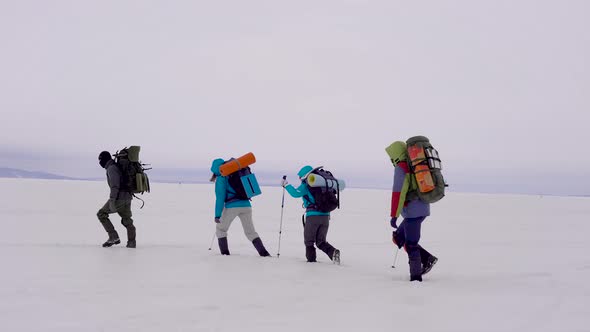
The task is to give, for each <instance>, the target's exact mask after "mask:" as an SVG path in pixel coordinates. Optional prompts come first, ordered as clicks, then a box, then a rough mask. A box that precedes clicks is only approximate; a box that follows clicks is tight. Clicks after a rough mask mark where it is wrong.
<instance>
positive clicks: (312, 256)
mask: <svg viewBox="0 0 590 332" xmlns="http://www.w3.org/2000/svg"><path fill="white" fill-rule="evenodd" d="M305 258H307V262H308V263H315V262H316V253H315V247H314V246H306V247H305Z"/></svg>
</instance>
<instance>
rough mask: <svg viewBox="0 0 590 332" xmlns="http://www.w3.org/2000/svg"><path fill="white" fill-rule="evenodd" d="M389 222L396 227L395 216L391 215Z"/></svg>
mask: <svg viewBox="0 0 590 332" xmlns="http://www.w3.org/2000/svg"><path fill="white" fill-rule="evenodd" d="M389 223H390V224H391V227H393V228H395V229H397V224H396V223H397V217H391V220H390V221H389Z"/></svg>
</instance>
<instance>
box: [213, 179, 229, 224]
mask: <svg viewBox="0 0 590 332" xmlns="http://www.w3.org/2000/svg"><path fill="white" fill-rule="evenodd" d="M226 195H227V179H226V178H225V177H223V176H218V177H217V179H216V180H215V218H221V212H223V207H224V206H225V196H226Z"/></svg>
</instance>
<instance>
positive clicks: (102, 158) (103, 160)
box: [98, 151, 111, 168]
mask: <svg viewBox="0 0 590 332" xmlns="http://www.w3.org/2000/svg"><path fill="white" fill-rule="evenodd" d="M109 160H111V153H110V152H108V151H103V152H101V153H100V154H99V155H98V163H99V164H100V166H101V167H102V168H104V167H105V166H106V165H107V162H108V161H109Z"/></svg>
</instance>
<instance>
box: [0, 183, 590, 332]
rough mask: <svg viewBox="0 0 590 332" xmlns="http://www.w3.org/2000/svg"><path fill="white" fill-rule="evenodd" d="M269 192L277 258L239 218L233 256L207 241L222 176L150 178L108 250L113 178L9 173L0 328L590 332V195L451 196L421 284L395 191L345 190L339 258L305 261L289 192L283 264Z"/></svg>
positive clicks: (431, 235) (267, 214)
mask: <svg viewBox="0 0 590 332" xmlns="http://www.w3.org/2000/svg"><path fill="white" fill-rule="evenodd" d="M279 180H280V179H279ZM279 180H277V183H278V182H279ZM383 181H387V182H389V181H391V179H383ZM262 189H263V194H262V195H261V196H259V197H256V198H255V199H254V200H253V208H254V221H255V225H256V227H257V230H258V232H259V234H260V236H261V238H262V240H263V242H264V243H265V244H266V246H267V248H268V249H269V251H270V252H271V254H272V255H273V257H272V258H262V257H259V256H258V255H257V253H256V251H255V250H254V248H253V246H252V245H251V244H250V243H249V242H248V241H247V239H246V238H245V236H244V234H243V231H242V228H241V225H240V223H239V221H238V220H236V221H234V224H233V225H232V227H231V229H230V232H229V245H230V251H231V253H232V255H231V256H221V255H220V254H219V250H218V248H217V243H216V242H215V243H214V246H213V250H211V251H209V250H208V248H209V244H210V241H211V238H212V235H213V232H214V222H213V200H214V195H213V186H212V185H211V184H207V185H205V184H203V185H184V184H183V185H180V184H158V183H154V184H152V193H150V194H148V195H144V196H143V198H145V200H146V205H145V207H144V208H143V209H141V210H140V209H139V206H140V202H139V201H134V203H133V208H134V211H133V212H134V219H135V224H136V226H137V234H138V238H137V239H138V248H137V249H127V248H125V247H124V242H123V243H122V245H119V246H116V247H112V248H102V247H101V246H100V244H101V243H102V242H103V241H104V240H105V239H106V234H105V232H104V230H103V228H102V227H101V225H100V224H99V222H98V220H97V219H96V212H97V210H98V209H99V208H100V207H101V206H102V204H103V203H104V202H105V201H106V199H107V197H108V187H107V184H106V182H83V181H55V180H25V179H0V197H1V200H0V201H1V202H2V203H1V205H0V221H1V224H0V225H1V226H2V231H1V232H0V268H1V272H0V299H1V301H0V330H2V331H11V332H14V331H109V332H110V331H297V332H301V331H318V332H326V331H470V332H471V331H535V332H539V331H556V332H558V331H590V325H589V323H590V318H589V317H590V282H589V281H590V257H589V254H590V250H589V249H590V241H588V237H589V236H590V220H589V218H588V216H589V215H590V199H588V198H576V197H548V196H543V197H541V196H519V195H484V194H457V193H449V194H448V196H447V197H446V198H444V199H443V200H442V201H440V202H438V203H436V204H434V205H433V206H432V216H431V217H430V218H428V219H427V221H426V222H425V223H424V224H423V228H422V241H421V243H422V245H423V246H424V247H425V248H427V249H428V250H430V251H431V252H432V253H433V254H435V255H436V256H438V257H439V262H438V264H437V265H436V266H435V267H434V269H433V270H432V271H431V272H430V273H429V274H428V275H426V276H425V277H424V282H422V283H415V282H414V283H410V282H409V281H408V279H409V275H408V265H407V255H406V254H405V252H402V251H400V253H399V257H398V261H397V265H396V268H391V265H392V263H393V258H394V253H395V250H394V247H393V245H392V244H391V240H390V233H391V228H390V226H389V217H388V215H389V204H390V192H389V191H387V190H361V189H346V190H345V191H344V192H342V197H341V203H342V208H341V209H340V210H337V211H336V212H334V213H333V215H332V223H331V226H330V232H329V235H328V240H329V242H331V243H332V244H333V245H334V246H335V247H337V248H339V249H341V251H342V265H340V266H337V265H333V264H332V263H331V262H330V261H329V260H328V258H327V257H326V256H325V255H323V253H321V252H319V251H318V260H319V263H315V264H312V263H306V262H305V258H304V246H303V237H302V225H301V214H302V212H303V209H302V208H301V200H296V199H293V198H291V197H288V195H286V197H285V209H284V218H283V233H282V240H281V255H280V258H277V255H276V254H277V250H278V239H279V224H280V215H281V194H282V188H280V187H264V188H262ZM112 220H113V223H114V224H115V227H116V228H117V230H118V231H119V234H120V235H121V237H122V240H123V239H124V237H125V232H124V228H123V226H122V225H121V224H120V219H119V218H118V217H117V216H115V217H113V218H112Z"/></svg>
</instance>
